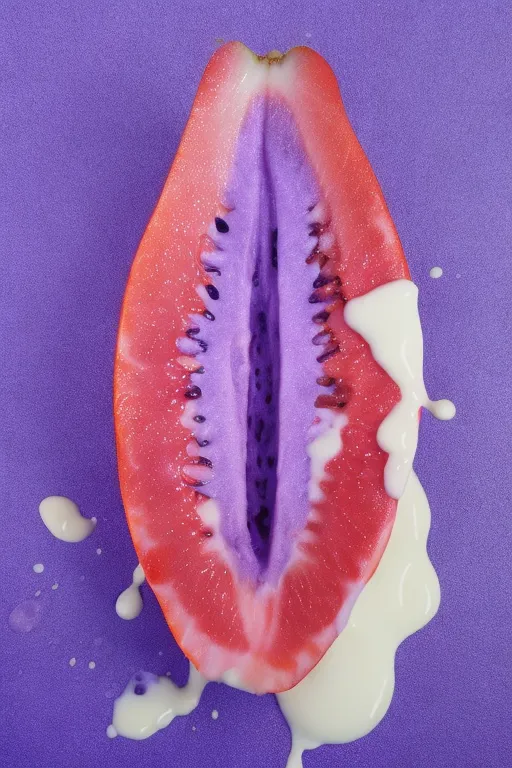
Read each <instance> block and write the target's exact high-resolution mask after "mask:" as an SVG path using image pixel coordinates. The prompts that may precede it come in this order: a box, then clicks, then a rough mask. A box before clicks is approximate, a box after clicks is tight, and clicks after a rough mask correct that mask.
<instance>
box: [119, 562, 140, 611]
mask: <svg viewBox="0 0 512 768" xmlns="http://www.w3.org/2000/svg"><path fill="white" fill-rule="evenodd" d="M144 581H145V576H144V571H143V570H142V566H141V565H138V566H137V567H136V569H135V570H134V572H133V581H132V583H131V584H130V586H129V587H127V588H126V589H125V590H124V591H123V592H121V594H120V595H119V597H118V598H117V600H116V613H117V615H118V616H119V618H121V619H126V620H130V619H136V618H137V616H138V615H139V614H140V612H141V611H142V606H143V603H142V595H141V594H140V589H139V587H140V586H141V584H144Z"/></svg>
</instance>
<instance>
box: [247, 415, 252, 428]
mask: <svg viewBox="0 0 512 768" xmlns="http://www.w3.org/2000/svg"><path fill="white" fill-rule="evenodd" d="M247 426H248V427H249V428H251V426H252V416H248V417H247Z"/></svg>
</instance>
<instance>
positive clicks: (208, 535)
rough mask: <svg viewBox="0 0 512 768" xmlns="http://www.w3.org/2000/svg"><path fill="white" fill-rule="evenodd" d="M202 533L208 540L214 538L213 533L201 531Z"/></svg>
mask: <svg viewBox="0 0 512 768" xmlns="http://www.w3.org/2000/svg"><path fill="white" fill-rule="evenodd" d="M201 533H202V534H203V536H205V537H206V538H209V537H210V536H213V531H201Z"/></svg>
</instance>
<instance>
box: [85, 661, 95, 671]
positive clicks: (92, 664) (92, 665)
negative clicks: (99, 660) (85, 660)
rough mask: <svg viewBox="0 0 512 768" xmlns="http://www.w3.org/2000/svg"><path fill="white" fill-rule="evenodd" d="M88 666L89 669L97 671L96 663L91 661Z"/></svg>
mask: <svg viewBox="0 0 512 768" xmlns="http://www.w3.org/2000/svg"><path fill="white" fill-rule="evenodd" d="M87 666H88V667H89V669H96V662H95V661H90V662H89V664H88V665H87Z"/></svg>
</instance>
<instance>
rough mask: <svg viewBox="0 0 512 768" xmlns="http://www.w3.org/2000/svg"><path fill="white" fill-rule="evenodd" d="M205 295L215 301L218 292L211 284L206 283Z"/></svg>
mask: <svg viewBox="0 0 512 768" xmlns="http://www.w3.org/2000/svg"><path fill="white" fill-rule="evenodd" d="M206 293H207V294H208V296H209V297H210V299H213V300H214V301H217V299H218V298H219V292H218V290H217V289H216V287H215V286H214V285H212V284H211V283H208V285H207V286H206Z"/></svg>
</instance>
